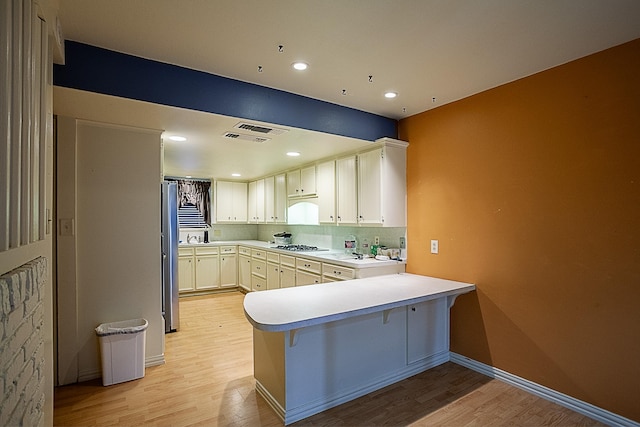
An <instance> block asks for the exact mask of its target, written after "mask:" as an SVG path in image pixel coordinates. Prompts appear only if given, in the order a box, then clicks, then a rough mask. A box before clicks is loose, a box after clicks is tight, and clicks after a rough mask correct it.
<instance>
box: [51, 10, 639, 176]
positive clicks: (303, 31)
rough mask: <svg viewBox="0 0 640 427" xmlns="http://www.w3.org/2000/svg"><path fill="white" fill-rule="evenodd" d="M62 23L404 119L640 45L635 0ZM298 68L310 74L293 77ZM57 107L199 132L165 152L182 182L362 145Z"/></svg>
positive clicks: (81, 17)
mask: <svg viewBox="0 0 640 427" xmlns="http://www.w3.org/2000/svg"><path fill="white" fill-rule="evenodd" d="M59 16H60V21H61V24H62V31H63V34H64V37H65V38H66V39H69V40H75V41H80V42H83V43H87V44H91V45H94V46H99V47H104V48H107V49H111V50H115V51H119V52H124V53H128V54H132V55H136V56H141V57H145V58H149V59H154V60H158V61H162V62H167V63H171V64H176V65H181V66H184V67H188V68H193V69H197V70H201V71H206V72H209V73H212V74H217V75H222V76H226V77H231V78H234V79H238V80H242V81H246V82H251V83H255V84H259V85H263V86H268V87H272V88H276V89H281V90H284V91H288V92H293V93H297V94H301V95H304V96H308V97H312V98H316V99H321V100H324V101H328V102H332V103H335V104H340V105H345V106H348V107H352V108H356V109H359V110H363V111H368V112H372V113H375V114H380V115H382V116H385V117H390V118H394V119H400V118H403V117H407V116H410V115H413V114H417V113H420V112H422V111H426V110H428V109H431V108H436V107H439V106H441V105H443V104H446V103H449V102H453V101H456V100H458V99H461V98H464V97H467V96H469V95H472V94H475V93H478V92H482V91H484V90H487V89H490V88H492V87H496V86H499V85H501V84H504V83H507V82H510V81H513V80H517V79H519V78H522V77H525V76H528V75H531V74H534V73H537V72H539V71H543V70H545V69H549V68H552V67H554V66H557V65H560V64H563V63H566V62H569V61H571V60H574V59H577V58H580V57H583V56H586V55H588V54H591V53H595V52H597V51H600V50H603V49H606V48H608V47H612V46H615V45H618V44H621V43H624V42H627V41H630V40H633V39H636V38H639V37H640V24H639V23H640V1H638V0H481V1H480V0H393V1H392V0H269V1H265V0H215V1H214V0H188V1H178V0H135V1H131V0H109V1H104V0H60V10H59ZM280 45H282V46H283V52H279V48H278V47H279V46H280ZM295 60H303V61H305V62H307V63H309V69H308V70H307V71H305V72H303V73H300V72H294V71H293V70H292V69H291V67H290V66H291V63H292V62H293V61H295ZM259 66H261V67H262V70H263V71H262V72H258V67H259ZM369 76H372V79H371V80H372V81H371V82H370V81H369ZM343 90H345V91H346V95H343V94H342V93H343ZM387 90H393V91H396V92H398V94H399V95H398V97H397V98H396V99H393V100H388V99H385V98H384V97H383V96H382V95H383V93H384V92H385V91H387ZM61 97H62V98H61ZM63 98H65V99H63ZM79 101H82V102H83V103H82V104H78V102H79ZM54 102H55V104H54V109H55V112H56V113H57V114H74V113H78V114H74V115H75V116H77V117H84V118H88V119H94V120H100V121H107V122H114V123H123V124H133V125H139V126H143V127H153V128H159V129H165V130H167V132H169V133H183V134H189V135H186V136H188V137H190V140H189V141H188V143H183V145H182V148H180V149H174V148H170V147H167V151H166V152H165V159H166V165H165V166H166V170H165V171H166V172H167V173H168V174H172V175H187V174H189V175H194V176H195V175H199V176H224V177H226V176H227V174H228V173H230V170H231V168H230V165H238V167H240V166H243V167H244V168H245V169H250V170H247V171H241V172H242V173H243V174H244V177H245V178H247V179H250V178H252V177H256V176H260V175H264V173H269V172H271V171H273V170H275V169H274V168H280V166H282V165H290V166H295V164H294V163H293V162H295V161H291V160H290V159H282V158H281V152H282V151H286V150H288V149H289V148H284V147H280V145H286V144H289V145H287V147H289V146H293V145H295V142H296V141H298V140H304V141H306V142H305V143H304V144H305V145H304V146H303V148H304V149H303V148H296V149H297V151H301V152H303V156H301V157H302V158H299V159H298V160H297V162H307V161H309V160H312V159H313V157H314V156H316V157H317V156H322V155H323V154H324V153H321V152H312V151H305V150H311V149H312V148H311V147H314V148H315V149H321V148H322V147H317V146H320V145H324V146H325V147H324V148H323V149H326V150H329V151H331V150H332V149H333V148H331V145H334V146H336V147H344V145H343V144H344V143H345V140H347V141H348V143H349V144H352V145H353V148H356V146H357V145H358V144H365V143H364V142H357V141H355V140H350V139H349V138H345V139H343V138H339V137H333V138H337V140H336V142H335V143H334V144H331V143H330V142H329V141H327V140H326V139H325V136H323V135H320V134H318V133H315V132H308V131H302V130H293V131H292V132H289V133H288V136H287V137H285V138H282V141H281V137H277V138H278V140H276V139H275V138H274V140H273V141H270V143H271V144H272V146H270V147H269V149H266V147H265V150H263V151H264V153H263V152H261V151H260V150H259V149H258V150H256V154H257V157H256V159H255V160H252V159H251V158H250V157H251V156H249V157H247V150H236V149H232V148H231V147H230V146H229V145H228V143H227V142H226V141H220V138H219V136H220V135H221V134H222V133H223V132H224V131H227V130H231V129H230V128H229V126H233V125H235V123H236V120H235V119H232V120H231V121H229V122H228V121H225V120H223V118H222V117H221V116H216V115H212V114H205V113H199V112H192V111H187V110H180V109H174V108H170V107H160V106H154V105H152V104H148V103H142V102H137V101H127V100H122V99H119V98H113V97H106V96H103V95H91V94H83V93H81V92H80V93H78V91H73V90H69V89H62V88H56V91H55V93H54ZM89 105H92V107H90V108H88V106H89ZM116 105H117V107H116ZM102 107H104V108H107V109H102ZM89 110H95V111H89ZM124 111H126V112H127V113H126V114H124V113H123V112H124ZM131 117H136V118H139V121H136V123H129V122H130V121H131ZM210 122H211V123H210ZM231 122H233V123H231ZM298 132H300V134H298ZM286 139H289V141H284V140H286ZM323 141H324V143H318V144H312V143H313V142H323ZM223 144H227V145H223ZM255 148H256V147H252V150H253V149H255ZM276 148H277V149H276ZM349 148H351V145H350V146H349ZM236 152H237V153H240V154H237V155H236V154H234V153H236ZM283 162H284V163H283ZM269 169H270V170H269ZM265 171H266V172H265Z"/></svg>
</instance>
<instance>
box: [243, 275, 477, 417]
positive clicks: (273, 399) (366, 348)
mask: <svg viewBox="0 0 640 427" xmlns="http://www.w3.org/2000/svg"><path fill="white" fill-rule="evenodd" d="M473 290H475V286H474V285H472V284H468V283H462V282H455V281H450V280H443V279H437V278H433V277H426V276H419V275H414V274H407V273H400V274H392V275H384V276H376V277H370V278H365V279H356V280H350V281H347V282H340V283H323V284H319V285H316V286H307V287H302V288H286V289H275V290H271V291H267V292H254V293H250V294H247V296H246V297H245V300H244V310H245V315H246V317H247V319H248V320H249V322H250V323H251V324H252V325H253V327H254V329H253V346H254V376H255V378H256V390H257V391H258V393H259V394H260V395H262V396H263V397H264V398H265V400H266V401H267V402H268V403H269V405H270V406H271V407H272V408H273V409H274V410H275V412H276V413H277V414H278V416H280V417H281V418H282V420H283V421H284V423H285V424H290V423H293V422H295V421H298V420H301V419H303V418H306V417H308V416H311V415H313V414H316V413H318V412H321V411H324V410H326V409H328V408H331V407H334V406H337V405H339V404H342V403H344V402H347V401H349V400H352V399H355V398H357V397H359V396H362V395H364V394H366V393H369V392H371V391H374V390H378V389H380V388H382V387H384V386H386V385H389V384H392V383H394V382H397V381H400V380H402V379H405V378H407V377H409V376H411V375H415V374H417V373H419V372H422V371H425V370H427V369H430V368H432V367H435V366H437V365H440V364H442V363H444V362H446V361H448V360H449V309H450V308H451V306H452V305H453V303H454V301H455V299H456V297H457V296H458V295H461V294H464V293H467V292H471V291H473Z"/></svg>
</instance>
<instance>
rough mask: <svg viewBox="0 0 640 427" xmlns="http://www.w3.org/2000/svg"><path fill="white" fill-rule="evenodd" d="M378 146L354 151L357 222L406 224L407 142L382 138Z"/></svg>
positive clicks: (390, 225) (391, 224) (396, 225)
mask: <svg viewBox="0 0 640 427" xmlns="http://www.w3.org/2000/svg"><path fill="white" fill-rule="evenodd" d="M377 142H381V143H382V146H381V147H380V148H378V149H375V150H372V151H368V152H365V153H360V154H358V224H360V225H371V226H384V227H406V225H407V219H406V218H407V216H406V194H407V181H406V168H407V167H406V162H407V147H408V146H409V144H408V143H406V142H404V141H399V140H395V139H391V138H382V139H380V140H378V141H377Z"/></svg>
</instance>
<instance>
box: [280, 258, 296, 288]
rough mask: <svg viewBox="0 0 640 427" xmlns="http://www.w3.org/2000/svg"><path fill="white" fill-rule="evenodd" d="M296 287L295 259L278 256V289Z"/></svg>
mask: <svg viewBox="0 0 640 427" xmlns="http://www.w3.org/2000/svg"><path fill="white" fill-rule="evenodd" d="M295 285H296V258H295V257H293V256H291V255H280V287H281V288H292V287H294V286H295Z"/></svg>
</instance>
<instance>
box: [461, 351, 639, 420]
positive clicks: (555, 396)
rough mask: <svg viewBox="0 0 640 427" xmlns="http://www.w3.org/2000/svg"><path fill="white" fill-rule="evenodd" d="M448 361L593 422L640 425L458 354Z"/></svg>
mask: <svg viewBox="0 0 640 427" xmlns="http://www.w3.org/2000/svg"><path fill="white" fill-rule="evenodd" d="M450 360H451V361H452V362H454V363H457V364H458V365H462V366H464V367H466V368H469V369H471V370H474V371H476V372H480V373H481V374H484V375H486V376H488V377H491V378H495V379H498V380H500V381H504V382H506V383H508V384H511V385H513V386H516V387H518V388H521V389H523V390H525V391H527V392H529V393H531V394H534V395H536V396H539V397H542V398H543V399H546V400H549V401H551V402H554V403H557V404H558V405H561V406H564V407H565V408H569V409H571V410H573V411H576V412H578V413H580V414H583V415H586V416H587V417H590V418H593V419H594V420H597V421H600V422H602V423H605V424H607V425H610V426H620V427H640V423H638V422H636V421H633V420H630V419H628V418H625V417H622V416H620V415H617V414H614V413H613V412H609V411H607V410H606V409H602V408H599V407H597V406H595V405H592V404H590V403H587V402H583V401H582V400H578V399H576V398H574V397H571V396H568V395H566V394H564V393H560V392H559V391H555V390H552V389H550V388H548V387H545V386H543V385H540V384H537V383H534V382H533V381H529V380H527V379H524V378H522V377H519V376H517V375H513V374H510V373H509V372H506V371H503V370H502V369H498V368H494V367H493V366H489V365H485V364H484V363H481V362H478V361H476V360H473V359H470V358H468V357H465V356H462V355H460V354H457V353H454V352H450Z"/></svg>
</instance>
